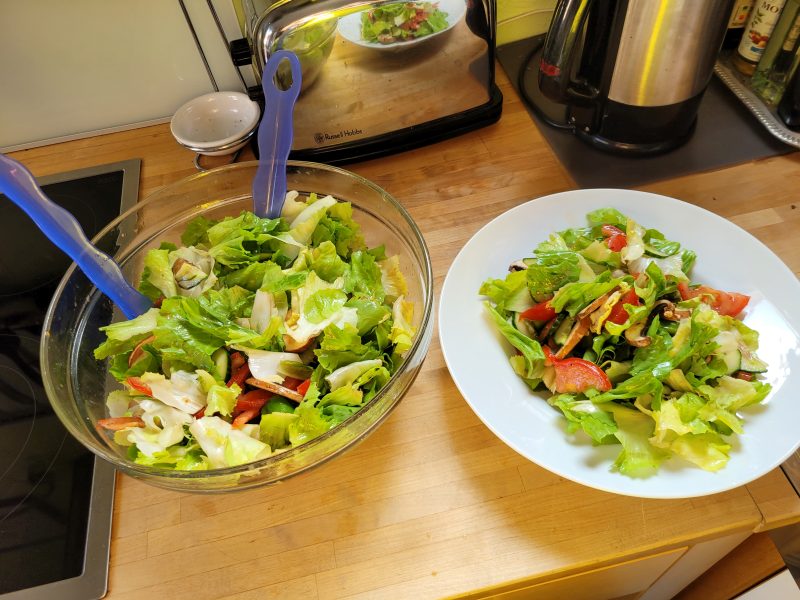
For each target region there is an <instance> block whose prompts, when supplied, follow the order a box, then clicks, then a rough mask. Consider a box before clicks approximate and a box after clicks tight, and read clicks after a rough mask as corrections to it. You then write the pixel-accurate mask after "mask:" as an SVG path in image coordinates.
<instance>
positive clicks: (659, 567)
mask: <svg viewBox="0 0 800 600" xmlns="http://www.w3.org/2000/svg"><path fill="white" fill-rule="evenodd" d="M498 79H499V84H500V86H501V89H502V91H503V94H504V95H505V104H504V114H503V116H502V118H501V119H500V121H499V122H498V123H497V124H495V125H492V126H490V127H486V128H483V129H480V130H477V131H474V132H471V133H468V134H465V135H462V136H460V137H457V138H454V139H451V140H447V141H444V142H441V143H438V144H435V145H432V146H428V147H424V148H420V149H418V150H415V151H412V152H406V153H402V154H398V155H396V156H391V157H387V158H382V159H379V160H373V161H369V162H363V163H359V164H354V165H351V166H350V167H348V168H350V169H351V170H353V171H355V172H357V173H359V174H361V175H363V176H365V177H367V178H368V179H371V180H372V181H375V182H376V183H377V184H379V185H381V186H382V187H384V188H385V189H387V190H388V191H389V192H390V193H392V194H393V195H394V196H395V197H397V198H398V199H399V200H400V201H401V202H402V203H403V204H404V205H405V206H406V208H407V209H408V210H409V212H410V213H411V215H412V216H413V217H414V219H415V220H416V222H417V223H418V224H419V226H420V228H421V230H422V232H423V233H424V235H425V238H426V240H427V243H428V245H429V248H430V251H431V257H432V262H433V270H434V278H435V283H436V287H437V291H438V289H439V288H440V286H441V283H442V281H443V279H444V276H445V274H446V272H447V269H448V267H449V265H450V263H451V261H452V260H453V257H454V256H455V255H456V253H457V252H458V250H459V249H460V248H461V247H462V245H463V244H464V243H465V241H466V240H467V239H469V237H470V236H471V235H472V234H473V233H474V232H475V231H477V230H478V229H479V228H480V227H482V226H483V225H484V224H485V223H486V222H487V221H489V220H490V219H492V218H493V217H495V216H496V215H498V214H499V213H501V212H503V211H505V210H507V209H509V208H511V207H513V206H515V205H518V204H520V203H522V202H524V201H527V200H529V199H531V198H534V197H537V196H541V195H545V194H549V193H553V192H558V191H564V190H567V189H571V188H574V187H575V185H574V183H573V182H572V181H571V180H570V179H569V176H568V175H567V173H566V172H565V170H564V169H563V168H562V167H561V165H560V164H559V163H558V161H557V160H556V158H555V156H554V155H553V153H552V152H551V150H550V148H549V147H548V146H547V144H546V142H545V141H544V139H543V138H542V136H541V134H540V133H539V131H538V130H537V129H536V127H535V126H534V124H533V123H532V121H531V120H530V117H529V116H528V114H527V113H526V111H525V109H524V107H523V105H522V104H521V102H520V101H519V99H518V98H517V97H516V95H515V93H514V91H513V89H512V87H511V86H510V84H509V82H508V80H507V79H506V78H505V76H504V75H503V73H502V72H501V71H498ZM13 156H14V157H15V158H17V159H19V160H21V161H22V162H23V163H25V164H26V165H28V166H29V167H30V168H31V169H32V170H33V172H34V174H36V175H44V174H47V173H53V172H58V171H64V170H67V169H72V168H79V167H83V166H88V165H91V164H97V163H101V162H111V161H115V160H123V159H126V158H135V157H139V158H142V159H143V161H142V175H141V195H142V196H146V195H147V194H149V193H150V192H152V191H153V190H154V189H156V188H158V187H160V186H163V185H166V184H168V183H171V182H173V181H175V180H177V179H179V178H182V177H184V176H186V175H190V174H192V173H193V172H194V169H193V166H192V158H193V156H192V154H191V153H190V152H188V151H186V150H184V149H182V148H180V147H179V146H178V145H177V144H176V143H175V142H174V140H172V138H171V137H170V134H169V130H168V128H167V127H166V126H165V125H156V126H152V127H147V128H142V129H137V130H131V131H125V132H120V133H114V134H109V135H103V136H98V137H96V138H92V139H85V140H76V141H71V142H66V143H62V144H57V145H52V146H46V147H42V148H36V149H31V150H26V151H21V152H17V153H15V154H14V155H13ZM247 156H252V155H245V156H243V158H247ZM219 160H220V162H224V159H219ZM642 189H646V190H647V191H652V192H657V193H661V194H665V195H669V196H673V197H676V198H681V199H683V200H686V201H688V202H692V203H694V204H697V205H699V206H702V207H704V208H707V209H710V210H712V211H714V212H717V213H718V214H720V215H722V216H724V217H726V218H728V219H730V220H732V221H734V222H735V223H737V224H739V225H741V226H742V227H744V228H745V229H747V230H749V231H750V232H751V233H753V234H754V235H755V236H757V237H758V238H760V239H761V240H763V241H764V243H765V244H767V245H768V246H769V247H770V248H771V249H772V250H773V251H775V252H776V253H777V254H778V255H779V256H780V257H781V258H782V259H783V260H784V261H785V262H786V263H787V264H788V265H789V267H790V269H791V270H792V271H793V272H795V273H798V272H800V246H798V244H797V239H798V235H800V209H798V204H800V203H798V201H797V197H796V190H797V189H800V155H798V154H789V155H785V156H777V157H773V158H769V159H765V160H761V161H758V162H752V163H746V164H741V165H736V166H732V167H729V168H726V169H721V170H718V171H715V172H705V173H697V174H693V175H687V176H683V177H680V178H676V179H672V180H668V181H661V182H658V183H653V184H650V185H648V186H646V187H644V188H642ZM722 251H724V249H722ZM445 309H446V307H445ZM798 521H800V498H798V496H797V494H796V493H795V492H794V489H793V488H792V487H791V485H790V483H789V482H788V480H787V479H786V478H785V476H784V475H783V473H782V472H781V471H780V470H774V471H772V472H770V473H768V474H767V475H765V476H764V477H762V478H761V479H759V480H757V481H755V482H752V483H751V484H749V485H747V486H744V487H740V488H737V489H733V490H730V491H728V492H725V493H721V494H716V495H714V496H708V497H700V498H690V499H683V500H646V499H639V498H629V497H624V496H616V495H612V494H608V493H605V492H601V491H598V490H594V489H590V488H587V487H583V486H581V485H578V484H575V483H572V482H570V481H567V480H565V479H563V478H560V477H558V476H557V475H554V474H552V473H550V472H548V471H545V470H543V469H541V468H539V467H538V466H536V465H535V464H533V463H531V462H529V461H527V460H526V459H524V458H522V457H521V456H519V455H518V454H516V453H515V452H514V451H512V450H511V449H509V448H508V447H506V446H505V445H504V444H503V443H502V442H500V441H499V440H498V439H497V438H496V437H495V436H494V435H493V434H492V433H491V432H490V431H489V430H488V429H487V428H486V427H485V426H484V425H483V424H482V423H481V422H480V421H479V420H478V419H477V417H476V416H475V415H474V413H472V411H471V410H470V408H469V407H468V406H467V404H466V403H465V402H464V400H463V399H462V398H461V396H460V395H459V393H458V390H457V389H456V388H455V385H454V384H453V381H452V379H451V378H450V376H449V374H448V371H447V368H446V366H445V364H444V360H443V357H442V353H441V349H440V347H439V343H438V340H437V339H436V338H434V340H433V342H432V344H431V349H430V352H429V354H428V357H427V359H426V362H425V364H424V366H423V369H422V371H421V373H420V375H419V377H418V378H417V380H416V382H415V383H414V385H413V386H412V388H411V389H410V391H409V393H408V394H407V396H406V397H405V398H404V399H403V401H402V402H401V403H400V405H399V406H398V408H397V409H396V411H395V412H394V413H393V414H392V415H391V417H390V418H389V419H388V420H387V421H386V422H385V423H384V424H382V425H381V427H380V428H378V430H377V431H376V432H375V433H374V434H373V435H371V436H370V437H369V438H368V439H367V440H365V441H364V442H362V443H361V444H360V445H358V446H357V447H355V448H353V449H351V450H350V451H348V452H347V453H346V454H344V455H342V456H341V457H338V458H336V459H335V460H333V461H331V462H329V463H327V464H325V465H323V466H321V467H319V468H317V469H315V470H313V471H311V472H309V473H306V474H304V475H302V476H300V477H296V478H294V479H291V480H288V481H286V482H283V483H281V484H279V485H276V486H273V487H268V488H262V489H258V490H251V491H247V492H241V493H237V494H229V495H218V496H198V495H189V494H180V493H176V492H170V491H165V490H161V489H158V488H153V487H151V486H148V485H147V484H144V483H142V482H139V481H136V480H134V479H131V478H129V477H126V476H121V475H120V476H118V481H117V493H116V500H115V510H114V527H113V533H112V547H111V565H110V579H109V588H110V589H109V594H108V596H107V597H108V598H109V599H110V600H123V599H133V598H152V597H164V598H184V597H186V598H193V599H203V598H222V597H224V598H237V599H239V600H243V599H246V598H318V599H334V598H345V597H347V598H370V599H372V598H439V597H465V598H478V597H488V596H491V595H492V594H494V595H497V596H498V597H500V598H517V597H519V598H522V597H534V598H535V597H537V596H538V597H548V596H547V594H550V595H551V596H552V597H573V596H574V597H580V596H579V594H586V593H587V592H589V593H590V594H591V597H593V598H598V597H601V596H603V597H604V596H608V597H613V596H614V595H616V596H619V595H623V596H628V597H637V596H640V595H642V594H644V595H643V596H642V597H644V598H648V599H651V598H665V597H668V595H669V594H672V593H673V592H674V591H676V590H678V589H680V588H681V587H683V586H684V585H686V584H687V583H688V582H689V581H691V580H692V579H694V578H696V577H697V576H698V575H699V574H700V572H702V570H705V569H707V568H708V567H709V566H710V565H711V564H713V563H714V562H716V561H717V560H718V559H719V558H721V557H722V556H724V555H725V554H726V553H727V552H728V551H729V550H730V549H732V548H733V547H734V546H736V545H737V544H738V543H739V541H741V540H743V539H745V538H747V536H749V535H751V534H752V533H753V532H755V531H763V530H767V529H770V528H773V527H778V526H782V525H786V524H789V523H795V522H798Z"/></svg>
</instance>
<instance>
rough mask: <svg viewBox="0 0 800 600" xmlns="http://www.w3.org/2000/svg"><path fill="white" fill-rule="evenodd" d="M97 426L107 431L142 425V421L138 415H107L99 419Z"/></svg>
mask: <svg viewBox="0 0 800 600" xmlns="http://www.w3.org/2000/svg"><path fill="white" fill-rule="evenodd" d="M97 426H98V427H102V428H103V429H108V430H109V431H122V430H123V429H127V428H128V427H144V421H142V419H141V418H140V417H109V418H108V419H99V420H98V421H97Z"/></svg>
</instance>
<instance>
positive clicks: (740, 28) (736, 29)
mask: <svg viewBox="0 0 800 600" xmlns="http://www.w3.org/2000/svg"><path fill="white" fill-rule="evenodd" d="M753 4H755V0H736V2H734V3H733V10H732V11H731V16H730V19H729V20H728V30H727V31H726V32H725V39H724V40H723V41H722V47H723V48H736V47H737V46H738V45H739V43H740V42H741V41H742V33H743V32H744V26H745V24H746V23H747V17H748V16H749V15H750V10H751V9H752V8H753Z"/></svg>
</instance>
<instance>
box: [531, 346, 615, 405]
mask: <svg viewBox="0 0 800 600" xmlns="http://www.w3.org/2000/svg"><path fill="white" fill-rule="evenodd" d="M542 350H543V351H544V355H545V364H547V365H549V366H551V367H552V368H553V369H554V370H555V383H554V387H555V391H556V393H558V394H574V393H582V392H585V391H586V390H588V389H591V388H594V389H596V390H597V391H599V392H607V391H608V390H610V389H611V387H612V385H611V380H610V379H609V378H608V375H606V373H605V371H603V369H601V368H600V367H598V366H597V365H596V364H594V363H593V362H589V361H588V360H584V359H582V358H576V357H570V358H564V359H557V358H556V357H555V355H554V354H553V352H552V351H551V350H550V348H548V347H547V346H544V347H542Z"/></svg>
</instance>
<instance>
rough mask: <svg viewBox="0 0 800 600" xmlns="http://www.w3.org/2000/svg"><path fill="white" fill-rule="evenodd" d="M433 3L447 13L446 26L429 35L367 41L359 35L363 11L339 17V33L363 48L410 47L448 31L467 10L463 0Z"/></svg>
mask: <svg viewBox="0 0 800 600" xmlns="http://www.w3.org/2000/svg"><path fill="white" fill-rule="evenodd" d="M435 4H438V7H439V10H441V11H442V12H445V13H447V27H446V28H445V29H442V30H441V31H437V32H436V33H432V34H430V35H426V36H423V37H420V38H415V39H411V40H407V41H405V42H393V43H391V44H379V43H377V42H368V41H366V40H365V39H364V38H362V37H361V14H362V13H363V12H364V11H361V12H357V13H353V14H350V15H347V16H345V17H342V18H341V19H339V25H338V29H339V35H341V36H342V37H343V38H344V39H346V40H347V41H349V42H353V43H354V44H358V45H359V46H363V47H365V48H375V49H376V50H389V51H392V52H396V51H398V50H404V49H406V48H411V47H413V46H417V45H418V44H423V43H425V42H427V41H428V40H431V39H433V38H435V37H437V36H439V35H442V34H443V33H445V32H446V31H450V30H451V29H452V28H453V27H455V26H456V25H457V24H458V22H459V21H460V20H461V19H462V18H463V17H464V14H465V13H466V12H467V4H466V2H465V1H464V0H438V2H435Z"/></svg>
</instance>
